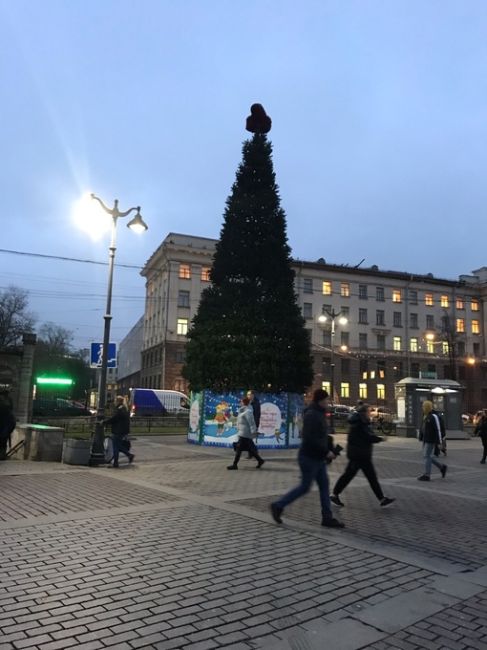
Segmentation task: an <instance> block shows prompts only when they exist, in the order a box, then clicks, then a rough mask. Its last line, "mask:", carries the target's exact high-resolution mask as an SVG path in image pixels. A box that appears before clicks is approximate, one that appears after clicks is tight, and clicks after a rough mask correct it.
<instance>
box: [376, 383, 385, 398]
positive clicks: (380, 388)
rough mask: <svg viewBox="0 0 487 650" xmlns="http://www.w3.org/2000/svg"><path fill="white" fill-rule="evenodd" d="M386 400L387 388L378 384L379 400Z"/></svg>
mask: <svg viewBox="0 0 487 650" xmlns="http://www.w3.org/2000/svg"><path fill="white" fill-rule="evenodd" d="M385 398H386V387H385V385H384V384H377V399H385Z"/></svg>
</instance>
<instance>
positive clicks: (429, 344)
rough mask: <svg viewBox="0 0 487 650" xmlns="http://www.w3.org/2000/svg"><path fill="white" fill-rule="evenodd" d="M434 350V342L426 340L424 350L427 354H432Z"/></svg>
mask: <svg viewBox="0 0 487 650" xmlns="http://www.w3.org/2000/svg"><path fill="white" fill-rule="evenodd" d="M434 351H435V344H434V342H433V341H426V352H427V353H428V354H433V352H434Z"/></svg>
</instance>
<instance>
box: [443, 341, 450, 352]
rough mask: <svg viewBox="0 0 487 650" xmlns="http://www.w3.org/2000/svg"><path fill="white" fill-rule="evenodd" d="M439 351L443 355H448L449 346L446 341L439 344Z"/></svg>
mask: <svg viewBox="0 0 487 650" xmlns="http://www.w3.org/2000/svg"><path fill="white" fill-rule="evenodd" d="M441 349H442V352H443V354H448V353H449V352H450V346H449V344H448V341H443V342H442V344H441Z"/></svg>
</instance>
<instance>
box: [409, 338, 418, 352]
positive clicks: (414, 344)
mask: <svg viewBox="0 0 487 650" xmlns="http://www.w3.org/2000/svg"><path fill="white" fill-rule="evenodd" d="M409 349H410V351H411V352H417V351H418V339H416V338H412V339H409Z"/></svg>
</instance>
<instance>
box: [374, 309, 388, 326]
mask: <svg viewBox="0 0 487 650" xmlns="http://www.w3.org/2000/svg"><path fill="white" fill-rule="evenodd" d="M375 324H376V325H379V326H380V327H384V325H385V324H386V321H385V312H384V311H383V310H382V309H378V310H377V311H376V312H375Z"/></svg>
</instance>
